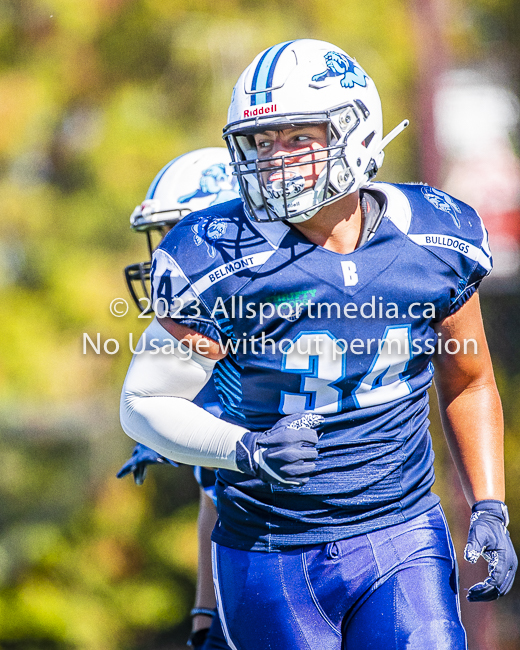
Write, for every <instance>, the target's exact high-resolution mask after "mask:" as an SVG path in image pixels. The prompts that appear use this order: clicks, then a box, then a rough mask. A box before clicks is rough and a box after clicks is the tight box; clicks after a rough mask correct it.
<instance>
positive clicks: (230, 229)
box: [152, 183, 491, 551]
mask: <svg viewBox="0 0 520 650" xmlns="http://www.w3.org/2000/svg"><path fill="white" fill-rule="evenodd" d="M368 191H369V192H373V193H374V194H375V195H376V194H377V196H378V197H381V196H382V197H383V200H382V203H383V204H384V208H383V209H384V215H385V216H383V218H382V220H381V223H380V225H379V227H378V229H377V231H376V232H375V234H374V236H373V237H372V238H371V239H370V240H369V241H367V242H366V243H364V244H363V245H362V246H360V247H359V248H358V249H356V250H355V251H353V252H352V253H350V254H348V255H342V254H339V253H335V252H333V251H330V250H326V249H324V248H322V247H320V246H316V245H314V244H312V243H311V242H309V241H308V240H307V239H306V238H305V237H304V236H303V235H301V233H299V232H298V231H297V230H296V229H295V228H292V227H288V226H287V225H285V224H283V223H276V224H256V223H252V222H251V221H250V220H249V219H248V218H247V216H246V215H245V213H244V210H243V206H242V203H241V202H240V201H239V200H237V201H232V202H229V203H223V204H220V205H217V206H214V207H212V208H209V209H208V210H204V211H201V212H197V213H193V214H191V215H189V216H188V217H186V218H185V219H183V220H182V221H181V222H180V223H179V224H178V225H177V226H176V227H175V228H174V229H173V230H172V231H171V232H170V233H169V234H168V235H167V236H166V237H165V238H164V240H163V242H162V243H161V245H160V246H159V249H158V250H157V251H156V253H155V255H154V262H153V270H152V288H153V297H154V298H157V297H161V298H163V299H164V300H166V301H167V302H168V304H170V305H171V306H172V308H173V307H174V306H176V307H177V309H176V314H177V315H176V317H178V318H179V320H180V322H184V323H185V324H186V323H188V324H189V325H190V326H191V327H193V328H195V329H197V328H199V331H201V332H203V333H205V334H206V335H208V336H210V337H211V338H214V339H215V340H219V341H221V342H222V344H227V345H228V346H230V344H231V343H232V344H235V347H234V348H233V347H231V346H230V347H228V352H229V353H228V355H227V357H226V358H225V359H224V360H223V361H221V362H219V363H217V365H216V368H215V371H214V380H215V387H216V390H217V393H218V395H219V400H220V404H221V406H222V408H223V409H224V413H223V415H222V417H223V418H224V419H226V420H228V421H230V422H234V423H237V424H241V425H245V426H247V428H249V429H251V430H253V431H261V430H265V429H269V428H271V427H272V426H273V425H274V424H275V423H276V422H277V421H278V420H280V419H281V418H282V417H283V416H285V415H290V414H293V413H298V412H302V411H308V412H314V413H319V414H321V415H323V416H324V418H325V422H324V424H323V425H322V426H321V427H320V428H319V442H318V445H317V449H318V452H319V456H318V458H317V459H316V469H315V471H314V472H313V474H312V475H311V477H310V479H309V481H308V483H307V484H306V485H304V486H302V487H290V486H278V485H267V484H266V483H265V482H263V481H261V480H259V479H255V478H251V477H248V476H245V475H244V474H241V473H239V472H231V471H224V470H221V471H219V472H218V480H217V486H216V489H217V496H218V501H219V524H218V527H217V528H216V529H215V531H214V534H213V539H214V540H216V541H218V542H219V543H220V544H222V545H228V546H232V547H235V548H241V549H253V550H263V551H276V550H279V549H285V548H292V547H297V546H299V545H302V544H317V543H321V542H328V541H334V540H339V539H343V538H345V537H348V536H355V535H360V534H363V533H366V532H369V531H372V530H376V529H378V528H383V527H385V526H391V525H394V524H397V523H400V522H403V521H406V520H407V519H410V518H412V517H415V516H417V515H418V514H421V513H423V512H425V511H426V510H428V509H430V508H431V507H433V506H434V505H435V504H436V503H438V497H436V496H435V495H433V494H432V493H431V491H430V488H431V486H432V484H433V482H434V471H433V459H434V455H433V450H432V446H431V439H430V435H429V432H428V425H429V422H428V412H429V406H428V396H427V390H428V388H429V387H430V386H431V383H432V379H433V365H432V363H431V359H432V356H433V354H434V353H435V349H436V346H437V343H438V339H437V335H436V333H435V331H434V326H435V324H436V323H437V322H438V321H440V320H442V319H443V318H445V317H446V316H447V315H449V314H451V313H454V311H456V310H457V309H458V308H460V306H461V305H462V304H463V303H464V302H465V301H466V300H467V299H468V297H469V295H471V293H472V292H473V291H474V290H475V288H476V287H477V286H478V283H479V282H480V280H481V279H482V278H483V277H484V276H485V275H486V274H487V272H488V271H489V269H490V264H491V261H490V258H489V255H488V252H487V238H486V235H485V231H484V229H483V226H482V223H481V220H480V218H479V217H478V215H477V214H476V213H475V212H474V211H473V210H472V209H471V208H470V207H469V206H466V205H465V204H463V203H461V202H456V205H455V202H454V200H452V199H450V200H449V201H448V200H447V199H446V198H445V197H446V196H447V195H442V197H444V198H442V197H440V198H439V196H437V195H436V194H435V192H436V191H434V190H433V189H432V188H427V187H426V186H420V185H386V184H378V183H376V184H373V185H371V186H370V189H369V190H368ZM432 195H433V196H434V198H433V199H432ZM432 201H434V202H437V203H436V204H435V205H434V203H432ZM443 201H444V203H443ZM450 201H451V203H450ZM452 204H454V205H455V207H453V205H452ZM450 210H451V212H450ZM316 218H319V215H317V217H316ZM353 265H354V266H353ZM354 268H355V274H354V275H353V276H352V277H350V276H349V273H351V271H349V270H348V269H354ZM352 278H354V280H355V281H352V282H351V280H352ZM181 299H182V301H183V304H184V307H183V308H182V309H180V310H179V308H178V307H179V304H178V303H179V300H181ZM308 301H311V306H310V307H309V304H308ZM261 303H264V304H265V303H270V304H273V305H277V306H279V305H280V304H281V303H286V304H288V305H289V306H290V307H291V306H292V307H291V308H294V313H293V314H292V315H290V317H286V315H284V314H280V313H276V311H275V312H274V313H273V314H272V315H270V316H267V315H266V318H265V319H264V321H263V322H261V319H260V318H259V315H258V314H259V311H260V304H261ZM319 303H321V304H329V305H333V304H337V305H338V306H340V308H341V312H340V313H341V316H340V317H339V318H338V317H337V310H336V309H335V308H333V309H332V310H331V313H328V312H327V310H326V309H325V310H322V311H321V317H318V316H319V314H318V307H317V305H318V304H319ZM347 303H348V304H349V305H352V306H353V308H354V309H357V310H359V309H361V306H362V305H369V307H368V308H366V309H365V311H364V314H369V315H368V316H366V317H361V315H360V314H359V311H358V313H357V317H351V316H346V315H345V313H344V307H345V305H346V304H347ZM412 304H415V307H414V308H413V309H412V311H410V309H411V305H412ZM248 305H249V306H252V308H253V309H256V312H257V316H256V317H251V311H248ZM312 305H314V306H312ZM418 305H419V306H418ZM426 305H430V307H429V308H428V309H429V311H428V310H424V309H422V307H421V306H426ZM197 313H198V315H197ZM349 313H350V314H352V312H349ZM370 313H372V314H375V316H370ZM313 337H314V339H315V338H316V337H318V338H319V339H320V341H321V342H322V343H323V346H324V347H322V349H321V351H318V350H317V349H316V350H314V349H311V348H309V347H308V348H307V353H306V354H303V353H302V354H299V356H298V354H297V355H295V354H293V353H291V352H290V349H291V345H293V349H294V347H295V346H296V345H297V344H298V342H300V343H302V342H303V348H305V342H307V343H308V342H309V340H311V339H312V338H313ZM251 339H253V340H255V341H257V342H258V341H262V340H264V341H267V343H265V349H266V351H265V353H258V348H257V347H256V348H255V347H254V346H252V344H251ZM394 339H398V340H401V341H408V346H409V350H410V352H409V354H408V355H405V356H403V355H401V356H399V355H398V356H397V357H392V355H387V356H385V354H382V352H381V350H379V351H378V342H381V341H387V343H388V341H390V340H394ZM338 340H344V341H347V343H348V344H349V349H348V350H347V351H346V352H344V353H342V352H341V351H340V352H339V353H338V354H336V356H335V358H333V356H332V352H331V348H332V346H336V345H338V343H337V341H338ZM355 340H359V341H361V343H362V344H363V347H362V351H361V352H359V348H358V351H357V352H356V351H355V350H354V349H353V348H352V346H351V344H352V343H353V341H355ZM269 341H272V344H271V343H270V342H269ZM282 341H284V344H283V346H281V342H282ZM385 345H386V344H385ZM327 346H328V347H327ZM255 349H256V350H257V351H256V352H255V351H254V350H255ZM382 349H386V348H382ZM313 350H314V351H313ZM291 355H292V356H291ZM385 364H386V365H385Z"/></svg>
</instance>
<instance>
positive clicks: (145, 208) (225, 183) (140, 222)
mask: <svg viewBox="0 0 520 650" xmlns="http://www.w3.org/2000/svg"><path fill="white" fill-rule="evenodd" d="M237 198H239V194H238V187H237V180H236V178H235V177H233V175H232V173H231V166H230V159H229V153H228V151H227V150H226V149H225V148H224V147H208V148H207V149H197V150H196V151H190V152H189V153H186V154H184V155H182V156H179V157H178V158H175V159H174V160H172V161H171V162H169V163H168V164H167V165H166V166H165V167H163V168H162V169H161V171H160V172H159V173H158V174H157V176H156V177H155V178H154V180H153V182H152V184H151V185H150V188H149V189H148V192H147V194H146V198H145V200H144V201H143V202H142V203H141V205H138V206H137V207H136V208H135V210H134V211H133V212H132V214H131V216H130V227H131V228H132V230H135V231H137V232H145V233H146V236H147V240H148V252H149V259H148V260H147V261H146V262H139V263H137V264H130V265H129V266H127V267H126V268H125V277H126V283H127V285H128V289H129V291H130V295H131V296H132V298H133V300H134V302H135V304H136V305H137V306H138V307H139V309H140V310H141V311H149V305H150V290H149V284H150V267H151V259H152V253H153V251H154V249H155V247H156V246H157V245H158V243H159V242H160V240H161V239H162V238H163V237H164V235H165V234H166V233H167V232H168V230H170V229H171V228H172V227H173V226H174V225H175V224H176V223H177V222H178V221H180V220H181V219H182V218H183V217H185V216H186V215H187V214H189V213H190V212H195V211H196V210H203V209H204V208H208V207H209V206H211V205H215V204H217V203H223V202H224V201H231V200H232V199H237ZM153 234H156V238H157V236H158V239H159V241H156V242H155V244H154V242H153V241H152V235H153Z"/></svg>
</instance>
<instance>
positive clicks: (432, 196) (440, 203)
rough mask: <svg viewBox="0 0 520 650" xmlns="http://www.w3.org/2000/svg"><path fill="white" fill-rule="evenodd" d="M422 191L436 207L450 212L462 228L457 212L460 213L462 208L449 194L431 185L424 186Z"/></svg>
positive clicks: (454, 221) (455, 222)
mask: <svg viewBox="0 0 520 650" xmlns="http://www.w3.org/2000/svg"><path fill="white" fill-rule="evenodd" d="M421 192H422V193H423V196H424V198H425V199H426V200H427V201H429V202H430V203H431V204H432V205H433V207H434V208H436V209H437V210H440V211H441V212H445V213H446V214H449V215H450V216H451V218H452V219H453V223H454V224H455V225H456V226H457V228H460V219H459V218H458V216H457V213H458V214H460V213H461V209H460V208H459V206H458V205H457V204H456V203H455V201H454V200H453V199H452V198H451V196H450V195H449V194H445V193H444V192H441V191H440V190H436V189H435V188H434V187H430V186H429V185H425V186H424V187H422V188H421Z"/></svg>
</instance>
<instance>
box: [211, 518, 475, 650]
mask: <svg viewBox="0 0 520 650" xmlns="http://www.w3.org/2000/svg"><path fill="white" fill-rule="evenodd" d="M213 571H214V581H215V590H216V596H217V604H218V609H219V615H220V622H221V624H222V628H223V630H224V634H225V635H226V639H227V641H228V643H229V645H230V647H231V648H232V650H289V649H290V650H404V649H405V648H406V650H465V649H466V648H467V645H466V634H465V631H464V628H463V627H462V623H461V620H460V610H459V599H458V580H457V565H456V559H455V552H454V549H453V544H452V541H451V537H450V534H449V531H448V527H447V524H446V519H445V517H444V513H443V512H442V509H441V508H440V506H436V507H435V508H432V509H431V510H429V511H428V512H426V513H425V514H423V515H420V516H418V517H416V518H414V519H412V520H410V521H407V522H404V523H401V524H397V525H395V526H390V527H388V528H384V529H382V530H378V531H375V532H371V533H368V534H366V535H359V536H356V537H352V538H349V539H344V540H340V541H337V542H330V543H328V544H321V545H318V546H304V547H302V548H298V549H296V550H290V551H284V552H281V553H259V552H250V551H240V550H236V549H231V548H227V547H225V546H221V545H218V544H213Z"/></svg>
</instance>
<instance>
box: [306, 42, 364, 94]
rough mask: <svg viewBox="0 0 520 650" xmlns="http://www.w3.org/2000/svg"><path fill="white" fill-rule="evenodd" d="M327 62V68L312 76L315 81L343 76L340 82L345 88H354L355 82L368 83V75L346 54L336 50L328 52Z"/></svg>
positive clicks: (359, 84) (361, 84)
mask: <svg viewBox="0 0 520 650" xmlns="http://www.w3.org/2000/svg"><path fill="white" fill-rule="evenodd" d="M325 63H326V64H327V69H326V70H324V71H323V72H320V73H319V74H315V75H314V77H313V78H312V80H313V81H325V79H326V78H327V77H339V76H341V77H342V78H341V80H340V83H341V85H342V87H343V88H353V87H354V84H357V85H358V86H363V87H365V86H366V85H367V76H366V75H365V73H364V72H363V70H361V68H360V67H359V66H357V65H356V64H355V63H354V61H353V60H352V59H349V58H348V57H347V56H345V55H344V54H340V53H339V52H334V51H331V52H327V54H325Z"/></svg>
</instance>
